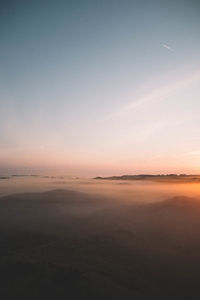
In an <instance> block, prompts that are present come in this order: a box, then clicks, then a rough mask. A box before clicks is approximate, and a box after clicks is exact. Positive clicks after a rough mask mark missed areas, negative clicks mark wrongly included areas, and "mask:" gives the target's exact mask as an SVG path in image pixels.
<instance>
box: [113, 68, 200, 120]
mask: <svg viewBox="0 0 200 300" xmlns="http://www.w3.org/2000/svg"><path fill="white" fill-rule="evenodd" d="M197 80H200V71H197V72H195V73H193V74H190V75H189V76H186V77H184V78H182V79H180V80H177V81H176V82H173V83H171V84H169V85H166V86H162V87H159V88H157V89H152V90H151V91H150V92H149V93H148V94H147V95H144V96H142V97H140V98H138V99H136V100H135V101H132V102H130V103H129V104H128V105H126V106H123V107H121V108H120V109H119V110H117V111H115V112H113V113H111V114H110V115H109V116H108V119H112V118H114V117H118V116H123V115H126V114H127V113H129V112H134V111H136V110H137V109H139V108H140V107H142V106H144V105H147V104H149V103H152V102H153V101H163V100H164V99H166V97H167V96H169V95H170V94H171V93H173V92H177V91H179V90H181V89H183V88H185V87H187V86H189V85H190V84H192V83H193V82H195V81H197Z"/></svg>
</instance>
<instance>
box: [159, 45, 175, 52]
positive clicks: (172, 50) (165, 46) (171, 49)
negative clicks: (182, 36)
mask: <svg viewBox="0 0 200 300" xmlns="http://www.w3.org/2000/svg"><path fill="white" fill-rule="evenodd" d="M162 46H163V47H164V48H166V49H167V50H169V51H171V52H176V51H175V50H174V49H173V48H171V47H170V46H168V45H166V44H162Z"/></svg>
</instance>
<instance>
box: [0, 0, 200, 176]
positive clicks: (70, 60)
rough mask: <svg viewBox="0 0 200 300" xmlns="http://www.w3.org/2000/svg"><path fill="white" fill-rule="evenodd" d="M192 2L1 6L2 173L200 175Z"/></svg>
mask: <svg viewBox="0 0 200 300" xmlns="http://www.w3.org/2000/svg"><path fill="white" fill-rule="evenodd" d="M199 95H200V2H199V1H194V0H190V1H189V0H188V1H185V0H182V1H179V0H165V1H162V0H159V1H156V0H151V1H144V0H140V1H139V0H138V1H134V0H132V1H129V0H120V1H118V0H115V1H114V0H107V1H105V0H102V1H96V0H93V1H92V0H91V1H89V0H85V1H80V0H77V1H67V0H65V1H64V0H57V1H54V0H49V1H45V0H40V1H38V0H35V1H30V0H26V1H21V0H19V1H12V0H8V1H1V4H0V174H4V173H11V174H13V173H51V172H55V173H56V172H57V173H60V174H67V175H68V174H72V175H84V176H93V175H116V174H119V175H120V174H127V173H129V174H140V173H153V174H156V173H174V172H176V173H192V174H197V173H198V174H200V98H199Z"/></svg>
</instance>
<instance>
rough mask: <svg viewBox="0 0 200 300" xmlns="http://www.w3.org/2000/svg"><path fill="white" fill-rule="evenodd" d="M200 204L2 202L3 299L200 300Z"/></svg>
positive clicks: (32, 196) (79, 196)
mask: <svg viewBox="0 0 200 300" xmlns="http://www.w3.org/2000/svg"><path fill="white" fill-rule="evenodd" d="M199 274H200V201H198V199H192V198H186V197H175V198H172V199H169V200H166V201H163V202H159V203H154V204H141V205H136V204H133V203H131V202H124V203H123V202H122V201H121V202H120V201H117V202H114V200H111V199H106V198H103V197H101V198H98V197H94V196H91V195H87V194H84V193H80V192H72V191H67V190H54V191H50V192H43V193H25V194H16V195H10V196H5V197H2V198H1V199H0V299H3V300H6V299H9V300H12V299H13V300H24V299H26V300H29V299H30V300H32V299H34V300H36V299H39V300H40V299H41V300H44V299H48V300H50V299H58V300H59V299H61V300H62V299H65V300H66V299H135V300H139V299H142V300H143V299H145V300H151V299H153V300H156V299H158V300H161V299H162V300H165V299H170V300H171V299H181V300H184V299H187V300H189V299H190V300H194V299H200V275H199Z"/></svg>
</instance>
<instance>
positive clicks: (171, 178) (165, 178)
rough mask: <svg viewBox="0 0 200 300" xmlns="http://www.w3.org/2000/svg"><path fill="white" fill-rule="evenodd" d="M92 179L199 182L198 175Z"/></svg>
mask: <svg viewBox="0 0 200 300" xmlns="http://www.w3.org/2000/svg"><path fill="white" fill-rule="evenodd" d="M94 179H99V180H153V181H170V182H171V181H176V182H196V181H200V175H190V174H189V175H188V174H156V175H154V174H139V175H121V176H109V177H101V176H97V177H95V178H94Z"/></svg>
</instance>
